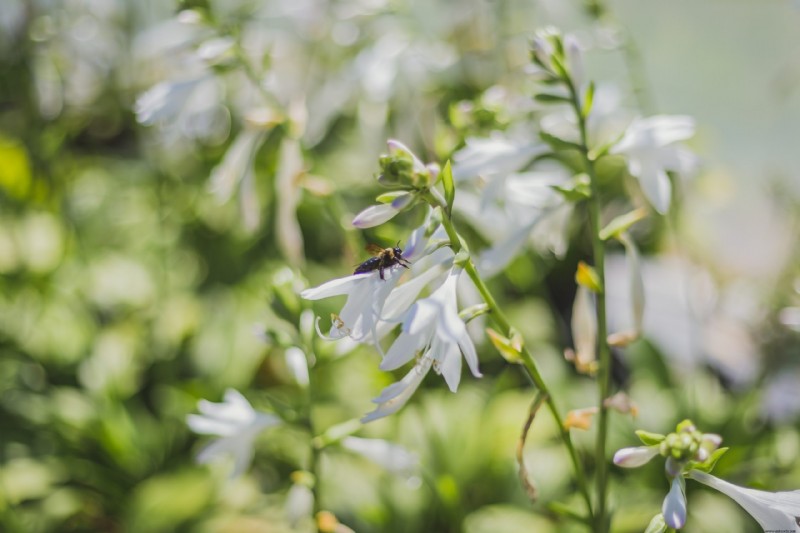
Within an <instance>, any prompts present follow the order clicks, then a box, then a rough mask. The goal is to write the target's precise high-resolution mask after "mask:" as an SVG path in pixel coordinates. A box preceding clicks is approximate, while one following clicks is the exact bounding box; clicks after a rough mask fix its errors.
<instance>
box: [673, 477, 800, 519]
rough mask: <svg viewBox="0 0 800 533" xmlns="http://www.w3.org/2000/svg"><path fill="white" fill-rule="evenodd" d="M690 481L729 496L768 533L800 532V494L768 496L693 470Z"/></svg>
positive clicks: (795, 492)
mask: <svg viewBox="0 0 800 533" xmlns="http://www.w3.org/2000/svg"><path fill="white" fill-rule="evenodd" d="M689 477H691V478H692V479H694V480H695V481H699V482H700V483H702V484H704V485H707V486H709V487H711V488H713V489H716V490H718V491H720V492H721V493H723V494H725V495H726V496H728V497H729V498H731V499H732V500H733V501H735V502H736V503H738V504H739V505H740V506H742V508H743V509H744V510H745V511H747V512H748V513H749V514H750V516H752V517H753V518H754V519H755V520H756V522H758V523H759V524H760V525H761V527H762V528H764V530H765V531H800V526H799V525H798V522H797V520H798V517H800V491H798V490H795V491H789V492H767V491H763V490H755V489H748V488H744V487H739V486H737V485H734V484H733V483H728V482H727V481H724V480H722V479H719V478H718V477H715V476H712V475H710V474H706V473H704V472H700V471H698V470H692V471H690V472H689Z"/></svg>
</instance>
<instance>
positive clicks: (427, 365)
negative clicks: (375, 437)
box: [361, 358, 433, 424]
mask: <svg viewBox="0 0 800 533" xmlns="http://www.w3.org/2000/svg"><path fill="white" fill-rule="evenodd" d="M432 362H433V361H432V360H431V359H430V358H425V359H422V360H421V361H420V362H419V363H417V364H416V365H414V368H412V369H411V371H410V372H409V373H408V374H406V375H405V377H403V379H402V380H400V381H398V382H397V383H393V384H392V385H389V386H388V387H386V388H385V389H383V392H381V395H380V396H378V397H377V398H375V399H374V400H372V401H373V402H375V403H377V404H379V405H378V407H377V408H375V410H374V411H372V412H370V413H367V415H366V416H364V417H363V418H362V419H361V422H362V423H363V424H366V423H367V422H372V421H373V420H377V419H378V418H383V417H384V416H388V415H390V414H393V413H396V412H397V411H399V410H400V408H401V407H403V406H404V405H405V404H406V402H408V400H409V399H410V398H411V396H412V395H413V394H414V391H416V390H417V388H419V385H420V383H422V380H423V379H424V378H425V376H426V374H427V373H428V371H429V370H430V369H431V364H432Z"/></svg>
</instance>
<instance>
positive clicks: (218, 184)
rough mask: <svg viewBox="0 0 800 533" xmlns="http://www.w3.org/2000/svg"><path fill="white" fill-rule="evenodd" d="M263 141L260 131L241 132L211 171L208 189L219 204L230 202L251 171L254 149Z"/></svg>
mask: <svg viewBox="0 0 800 533" xmlns="http://www.w3.org/2000/svg"><path fill="white" fill-rule="evenodd" d="M263 139H264V132H262V131H258V130H255V129H245V130H243V131H242V132H241V133H240V134H239V135H238V136H237V137H236V139H235V140H234V141H233V142H232V143H231V145H230V147H228V151H227V152H225V156H224V157H223V158H222V161H220V162H219V164H217V166H215V167H214V168H213V169H212V170H211V178H210V181H209V187H210V188H211V192H212V193H214V195H215V196H216V197H217V199H218V200H219V201H220V202H227V201H228V200H230V198H231V196H233V192H234V190H235V189H236V185H238V184H240V183H242V182H243V180H244V177H245V175H247V174H248V172H251V171H252V166H253V158H254V157H255V152H256V149H257V148H258V145H259V144H260V143H261V141H262V140H263Z"/></svg>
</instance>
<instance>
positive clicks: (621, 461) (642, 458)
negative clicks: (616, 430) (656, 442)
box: [614, 446, 658, 468]
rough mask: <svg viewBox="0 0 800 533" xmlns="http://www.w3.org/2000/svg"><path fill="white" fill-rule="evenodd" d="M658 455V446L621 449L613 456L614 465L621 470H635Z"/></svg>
mask: <svg viewBox="0 0 800 533" xmlns="http://www.w3.org/2000/svg"><path fill="white" fill-rule="evenodd" d="M656 455H658V446H634V447H631V448H622V449H621V450H617V453H615V454H614V464H615V465H617V466H621V467H623V468H637V467H639V466H642V465H644V464H647V463H648V462H649V461H650V459H652V458H653V457H655V456H656Z"/></svg>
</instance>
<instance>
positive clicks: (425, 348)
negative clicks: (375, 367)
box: [362, 267, 481, 422]
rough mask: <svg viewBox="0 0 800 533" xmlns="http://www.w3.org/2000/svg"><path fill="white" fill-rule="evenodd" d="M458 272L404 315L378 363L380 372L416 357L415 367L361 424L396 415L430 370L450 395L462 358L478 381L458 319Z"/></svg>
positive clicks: (470, 349)
mask: <svg viewBox="0 0 800 533" xmlns="http://www.w3.org/2000/svg"><path fill="white" fill-rule="evenodd" d="M461 272H462V269H461V268H457V267H456V268H453V269H452V270H451V271H450V274H449V275H448V277H447V279H446V280H445V282H444V283H443V284H442V285H441V286H440V287H439V288H438V289H436V290H435V291H434V292H433V294H431V295H430V296H429V297H427V298H423V299H422V300H419V301H418V302H416V303H415V304H414V305H412V306H411V308H410V309H409V310H408V312H407V313H406V314H405V317H404V320H403V329H402V332H401V333H400V335H399V336H398V337H397V339H396V340H395V341H394V343H393V344H392V346H391V348H389V351H388V352H387V353H386V356H385V357H384V359H383V361H382V362H381V369H382V370H394V369H396V368H399V367H400V366H402V365H403V364H405V363H407V362H409V361H410V360H411V359H413V358H414V357H417V356H418V355H419V357H418V359H417V363H416V364H415V365H414V367H413V368H412V370H411V372H409V373H408V374H407V375H406V376H405V377H404V378H403V379H402V380H401V381H400V382H398V383H395V384H393V385H390V386H389V387H387V388H386V389H384V391H383V392H382V393H381V395H380V396H379V397H378V398H376V399H374V400H373V402H375V403H377V404H379V405H378V407H377V408H376V409H375V410H374V411H372V412H371V413H369V414H368V415H367V416H365V417H364V418H363V419H362V421H363V422H369V421H371V420H375V419H377V418H381V417H383V416H386V415H388V414H391V413H394V412H396V411H397V410H398V409H400V407H402V406H403V405H404V404H405V403H406V402H407V401H408V399H409V398H410V397H411V395H412V394H413V393H414V391H415V390H416V389H417V387H419V384H420V383H422V379H423V378H424V377H425V375H426V374H427V373H428V371H429V370H430V369H431V367H433V368H434V369H435V370H436V372H437V373H439V374H442V376H443V377H444V379H445V382H446V383H447V385H448V387H449V388H450V390H451V391H453V392H455V391H456V390H457V389H458V384H459V382H460V380H461V354H462V353H463V354H464V358H465V359H466V360H467V365H468V366H469V368H470V370H471V371H472V374H473V375H474V376H475V377H481V373H480V371H479V370H478V355H477V353H476V351H475V345H474V344H473V343H472V339H470V337H469V334H468V333H467V328H466V325H465V324H464V321H463V320H461V318H460V317H459V316H458V305H457V301H456V300H457V296H456V288H457V284H458V277H459V275H460V274H461Z"/></svg>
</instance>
